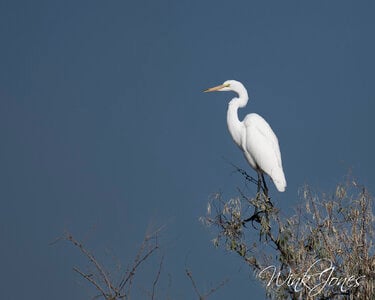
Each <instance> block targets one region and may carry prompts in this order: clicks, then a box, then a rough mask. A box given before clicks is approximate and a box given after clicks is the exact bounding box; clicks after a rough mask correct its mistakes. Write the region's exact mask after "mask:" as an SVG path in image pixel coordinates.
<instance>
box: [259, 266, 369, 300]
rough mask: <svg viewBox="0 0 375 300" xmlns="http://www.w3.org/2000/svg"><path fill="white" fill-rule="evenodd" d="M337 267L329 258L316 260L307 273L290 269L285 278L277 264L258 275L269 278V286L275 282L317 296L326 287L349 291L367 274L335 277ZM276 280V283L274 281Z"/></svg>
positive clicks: (343, 291) (263, 278) (344, 291)
mask: <svg viewBox="0 0 375 300" xmlns="http://www.w3.org/2000/svg"><path fill="white" fill-rule="evenodd" d="M334 271H335V267H334V265H333V263H332V261H331V260H329V259H318V260H316V261H315V262H314V263H313V264H312V265H311V266H310V267H309V268H308V269H307V271H306V272H305V273H303V274H298V275H297V274H294V273H293V272H292V271H291V270H289V274H288V275H287V276H286V278H285V279H284V278H283V277H284V276H283V274H282V273H281V271H279V272H278V273H277V274H276V266H273V265H271V266H268V267H266V268H264V269H263V270H261V271H260V272H259V274H258V277H259V278H260V279H262V280H267V279H268V278H270V279H269V280H268V283H267V287H269V286H271V284H275V285H276V287H277V288H280V287H282V286H288V287H290V288H292V289H293V290H294V292H296V293H298V292H301V291H302V290H304V289H306V292H307V294H308V295H309V296H317V295H318V294H320V293H321V292H322V291H323V289H324V288H340V290H341V292H342V293H347V292H348V291H349V290H350V289H352V288H356V287H359V286H360V283H361V280H364V278H365V277H366V276H351V275H347V276H342V277H335V276H334V275H335V274H334ZM273 282H274V283H273Z"/></svg>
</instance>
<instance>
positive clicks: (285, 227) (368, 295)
mask: <svg viewBox="0 0 375 300" xmlns="http://www.w3.org/2000/svg"><path fill="white" fill-rule="evenodd" d="M239 171H240V172H241V173H243V171H242V170H239ZM246 176H248V175H247V174H246ZM266 193H267V191H266V192H265V191H261V192H258V193H257V195H256V196H255V197H246V196H245V195H244V194H243V192H241V191H240V195H239V196H238V197H236V198H232V199H230V200H228V201H224V200H223V199H222V196H221V194H216V195H215V196H214V197H213V198H212V199H211V201H210V202H209V203H208V207H207V215H206V217H204V218H202V221H203V222H204V223H205V224H206V225H207V226H211V227H214V228H216V230H217V235H216V237H215V238H214V239H213V243H214V244H215V245H216V246H217V247H224V248H225V249H227V250H228V251H231V252H234V253H236V254H237V255H239V256H240V257H241V258H242V259H243V260H244V261H245V262H246V263H247V264H248V265H249V266H251V267H252V269H253V270H254V272H255V274H256V277H257V278H258V279H259V280H260V281H261V282H262V283H263V285H264V286H265V290H266V295H267V297H268V298H270V299H374V297H375V285H374V278H375V257H374V244H373V238H374V215H373V212H372V197H371V195H370V194H369V193H368V191H367V190H366V189H365V188H364V187H363V186H361V185H359V184H357V183H356V182H355V181H354V180H351V181H348V182H347V183H345V184H339V185H338V186H337V187H336V191H335V192H334V193H332V195H331V194H319V195H318V194H317V193H314V192H313V191H312V190H311V189H310V188H309V187H308V186H304V187H303V188H302V189H301V191H300V198H301V200H302V201H301V202H302V203H303V205H301V206H299V207H297V208H296V211H295V213H294V215H293V216H291V217H283V216H282V213H281V211H280V210H279V209H277V208H276V207H275V206H274V205H273V204H272V202H271V201H270V198H269V197H268V194H266ZM252 208H254V209H255V211H254V213H253V214H252V215H251V214H250V210H251V209H252ZM254 233H257V234H254Z"/></svg>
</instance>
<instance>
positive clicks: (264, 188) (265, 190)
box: [261, 172, 268, 199]
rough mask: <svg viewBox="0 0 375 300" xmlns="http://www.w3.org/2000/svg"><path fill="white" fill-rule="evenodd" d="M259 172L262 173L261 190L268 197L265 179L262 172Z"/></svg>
mask: <svg viewBox="0 0 375 300" xmlns="http://www.w3.org/2000/svg"><path fill="white" fill-rule="evenodd" d="M261 174H262V181H263V192H264V194H265V195H266V197H267V199H268V187H267V184H266V180H265V179H264V174H263V172H262V173H261Z"/></svg>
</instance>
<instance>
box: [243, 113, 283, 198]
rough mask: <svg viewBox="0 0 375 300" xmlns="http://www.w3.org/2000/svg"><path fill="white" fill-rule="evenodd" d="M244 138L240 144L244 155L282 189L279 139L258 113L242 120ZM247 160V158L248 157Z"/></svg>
mask: <svg viewBox="0 0 375 300" xmlns="http://www.w3.org/2000/svg"><path fill="white" fill-rule="evenodd" d="M244 124H245V129H246V133H245V134H246V138H245V139H244V144H243V145H242V146H243V148H244V151H245V152H246V154H245V156H246V157H247V156H250V157H251V159H252V160H253V162H255V164H256V165H257V166H258V167H259V168H260V169H261V170H262V171H264V172H265V173H266V174H268V175H269V176H270V177H271V178H272V180H273V182H274V183H275V185H276V187H277V189H278V190H279V191H284V190H285V187H286V180H285V176H284V172H283V166H282V161H281V153H280V147H279V141H278V139H277V137H276V135H275V133H274V132H273V130H272V128H271V127H270V125H269V124H268V123H267V122H266V120H264V119H263V118H262V117H261V116H259V115H258V114H249V115H247V116H246V118H245V120H244ZM248 160H249V159H248Z"/></svg>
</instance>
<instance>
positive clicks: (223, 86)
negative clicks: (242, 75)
mask: <svg viewBox="0 0 375 300" xmlns="http://www.w3.org/2000/svg"><path fill="white" fill-rule="evenodd" d="M225 87H228V85H227V84H221V85H218V86H214V87H212V88H209V89H207V90H204V91H203V93H208V92H215V91H218V90H221V89H222V88H225Z"/></svg>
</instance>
